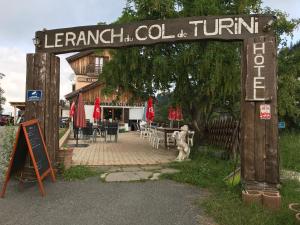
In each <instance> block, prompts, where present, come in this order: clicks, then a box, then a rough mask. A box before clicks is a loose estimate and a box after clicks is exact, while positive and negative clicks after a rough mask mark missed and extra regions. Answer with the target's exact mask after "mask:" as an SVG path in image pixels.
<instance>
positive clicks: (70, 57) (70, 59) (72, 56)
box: [66, 50, 95, 63]
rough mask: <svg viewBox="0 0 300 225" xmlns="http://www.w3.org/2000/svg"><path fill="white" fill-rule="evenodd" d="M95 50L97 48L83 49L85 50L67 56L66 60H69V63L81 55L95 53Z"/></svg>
mask: <svg viewBox="0 0 300 225" xmlns="http://www.w3.org/2000/svg"><path fill="white" fill-rule="evenodd" d="M94 52H95V50H88V51H83V52H79V53H77V54H74V55H71V56H69V57H67V58H66V60H67V61H68V63H70V62H73V61H75V60H76V59H79V58H81V57H84V56H87V55H90V54H93V53H94Z"/></svg>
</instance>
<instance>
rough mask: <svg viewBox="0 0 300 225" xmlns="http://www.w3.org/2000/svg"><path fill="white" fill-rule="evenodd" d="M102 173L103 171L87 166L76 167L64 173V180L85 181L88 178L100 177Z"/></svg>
mask: <svg viewBox="0 0 300 225" xmlns="http://www.w3.org/2000/svg"><path fill="white" fill-rule="evenodd" d="M101 173H102V172H101V171H98V170H94V169H91V168H89V167H86V166H74V167H71V168H70V169H67V170H65V171H64V173H63V178H64V179H65V180H67V181H72V180H84V179H86V178H88V177H94V176H98V175H100V174H101Z"/></svg>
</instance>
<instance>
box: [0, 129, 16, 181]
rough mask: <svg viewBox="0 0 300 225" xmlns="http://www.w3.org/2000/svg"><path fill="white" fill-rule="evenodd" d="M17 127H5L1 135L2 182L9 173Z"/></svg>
mask: <svg viewBox="0 0 300 225" xmlns="http://www.w3.org/2000/svg"><path fill="white" fill-rule="evenodd" d="M15 134H16V127H14V126H5V127H3V130H2V133H0V143H1V144H0V180H2V179H3V178H4V176H5V173H6V171H7V167H8V164H9V159H10V155H11V153H12V150H13V145H14V141H15Z"/></svg>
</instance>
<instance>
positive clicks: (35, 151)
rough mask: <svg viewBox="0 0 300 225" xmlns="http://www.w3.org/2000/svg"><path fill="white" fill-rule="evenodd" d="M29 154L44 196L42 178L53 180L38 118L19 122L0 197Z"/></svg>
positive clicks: (53, 176) (22, 166)
mask: <svg viewBox="0 0 300 225" xmlns="http://www.w3.org/2000/svg"><path fill="white" fill-rule="evenodd" d="M27 156H29V157H30V159H31V162H32V164H33V167H34V171H35V174H36V177H37V181H38V184H39V189H40V192H41V194H42V196H45V190H44V186H43V183H42V181H43V179H44V178H45V177H47V176H48V175H50V176H51V178H52V181H53V182H54V181H55V175H54V171H53V168H52V166H51V162H50V158H49V155H48V152H47V147H46V144H45V141H44V138H43V134H42V131H41V128H40V125H39V122H38V120H36V119H34V120H30V121H27V122H24V123H21V124H20V126H19V129H18V132H17V135H16V139H15V144H14V149H13V151H12V154H11V159H10V163H9V167H8V170H7V173H6V178H5V182H4V185H3V188H2V192H1V197H2V198H3V197H4V194H5V191H6V187H7V184H8V181H9V179H10V177H11V176H12V175H13V174H15V173H17V172H19V171H21V170H22V169H23V168H24V165H25V161H26V157H27Z"/></svg>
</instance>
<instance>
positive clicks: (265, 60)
mask: <svg viewBox="0 0 300 225" xmlns="http://www.w3.org/2000/svg"><path fill="white" fill-rule="evenodd" d="M275 51H276V43H275V38H274V37H259V38H255V39H253V38H252V39H249V40H247V77H246V99H245V100H246V101H270V100H272V97H273V96H272V95H271V93H272V92H271V91H270V89H271V88H273V87H272V83H271V82H270V81H272V80H273V79H274V76H276V52H275Z"/></svg>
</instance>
